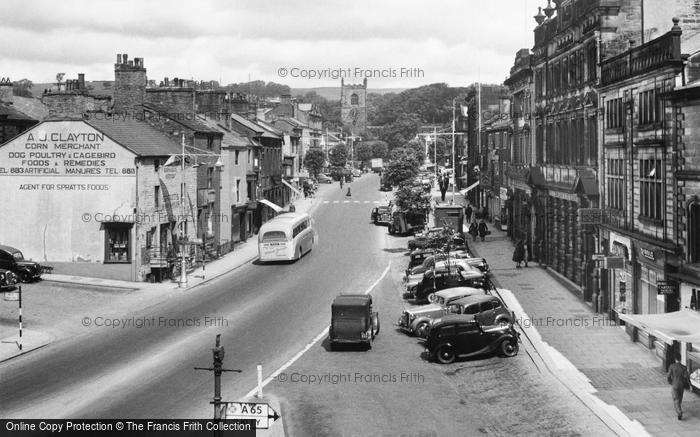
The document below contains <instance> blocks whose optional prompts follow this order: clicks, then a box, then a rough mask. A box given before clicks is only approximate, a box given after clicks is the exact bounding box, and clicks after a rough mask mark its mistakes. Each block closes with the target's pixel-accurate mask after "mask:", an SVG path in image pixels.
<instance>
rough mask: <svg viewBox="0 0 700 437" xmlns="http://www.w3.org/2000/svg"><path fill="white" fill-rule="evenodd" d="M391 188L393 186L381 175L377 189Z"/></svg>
mask: <svg viewBox="0 0 700 437" xmlns="http://www.w3.org/2000/svg"><path fill="white" fill-rule="evenodd" d="M393 189H394V187H393V186H392V185H391V183H390V182H389V181H388V180H387V179H386V178H385V177H384V176H382V179H381V181H380V182H379V191H391V190H393Z"/></svg>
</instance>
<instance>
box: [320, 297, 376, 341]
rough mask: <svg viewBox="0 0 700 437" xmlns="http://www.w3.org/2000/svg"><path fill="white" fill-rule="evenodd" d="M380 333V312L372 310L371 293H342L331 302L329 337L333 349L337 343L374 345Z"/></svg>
mask: <svg viewBox="0 0 700 437" xmlns="http://www.w3.org/2000/svg"><path fill="white" fill-rule="evenodd" d="M378 334H379V314H378V313H377V312H375V311H373V310H372V296H371V295H369V294H341V295H340V296H337V297H336V298H335V299H334V300H333V303H332V304H331V326H330V327H329V328H328V339H329V341H330V347H331V349H335V346H336V345H337V344H347V343H361V344H364V345H366V346H367V348H371V347H372V341H373V340H374V338H375V337H376V336H377V335H378Z"/></svg>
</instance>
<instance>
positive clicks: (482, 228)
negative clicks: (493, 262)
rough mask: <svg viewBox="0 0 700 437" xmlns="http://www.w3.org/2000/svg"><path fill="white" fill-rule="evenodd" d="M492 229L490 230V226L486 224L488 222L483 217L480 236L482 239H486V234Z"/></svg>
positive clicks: (480, 224) (480, 223) (480, 222)
mask: <svg viewBox="0 0 700 437" xmlns="http://www.w3.org/2000/svg"><path fill="white" fill-rule="evenodd" d="M490 233H491V231H489V228H488V226H486V222H485V221H484V218H483V217H482V218H481V220H480V221H479V236H480V237H481V241H485V240H486V236H487V235H489V234H490Z"/></svg>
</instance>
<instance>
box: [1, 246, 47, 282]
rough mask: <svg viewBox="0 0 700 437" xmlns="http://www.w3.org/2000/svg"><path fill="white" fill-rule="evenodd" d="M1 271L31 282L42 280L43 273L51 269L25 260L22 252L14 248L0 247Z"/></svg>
mask: <svg viewBox="0 0 700 437" xmlns="http://www.w3.org/2000/svg"><path fill="white" fill-rule="evenodd" d="M0 269H5V270H11V271H12V272H13V273H14V274H15V275H17V277H19V279H20V280H21V281H22V282H31V281H34V280H38V279H41V273H42V272H43V271H44V270H48V269H51V267H42V266H41V264H39V263H38V262H36V261H29V260H26V259H24V255H22V252H20V251H19V250H18V249H15V248H14V247H10V246H2V245H0Z"/></svg>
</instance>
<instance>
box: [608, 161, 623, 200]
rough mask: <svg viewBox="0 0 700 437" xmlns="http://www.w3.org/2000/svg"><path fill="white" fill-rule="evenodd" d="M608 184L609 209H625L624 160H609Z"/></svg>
mask: <svg viewBox="0 0 700 437" xmlns="http://www.w3.org/2000/svg"><path fill="white" fill-rule="evenodd" d="M606 179H607V183H608V192H607V194H608V199H607V205H606V206H607V207H608V208H612V209H620V210H621V209H624V208H625V169H624V160H622V159H608V172H607V175H606Z"/></svg>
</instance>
